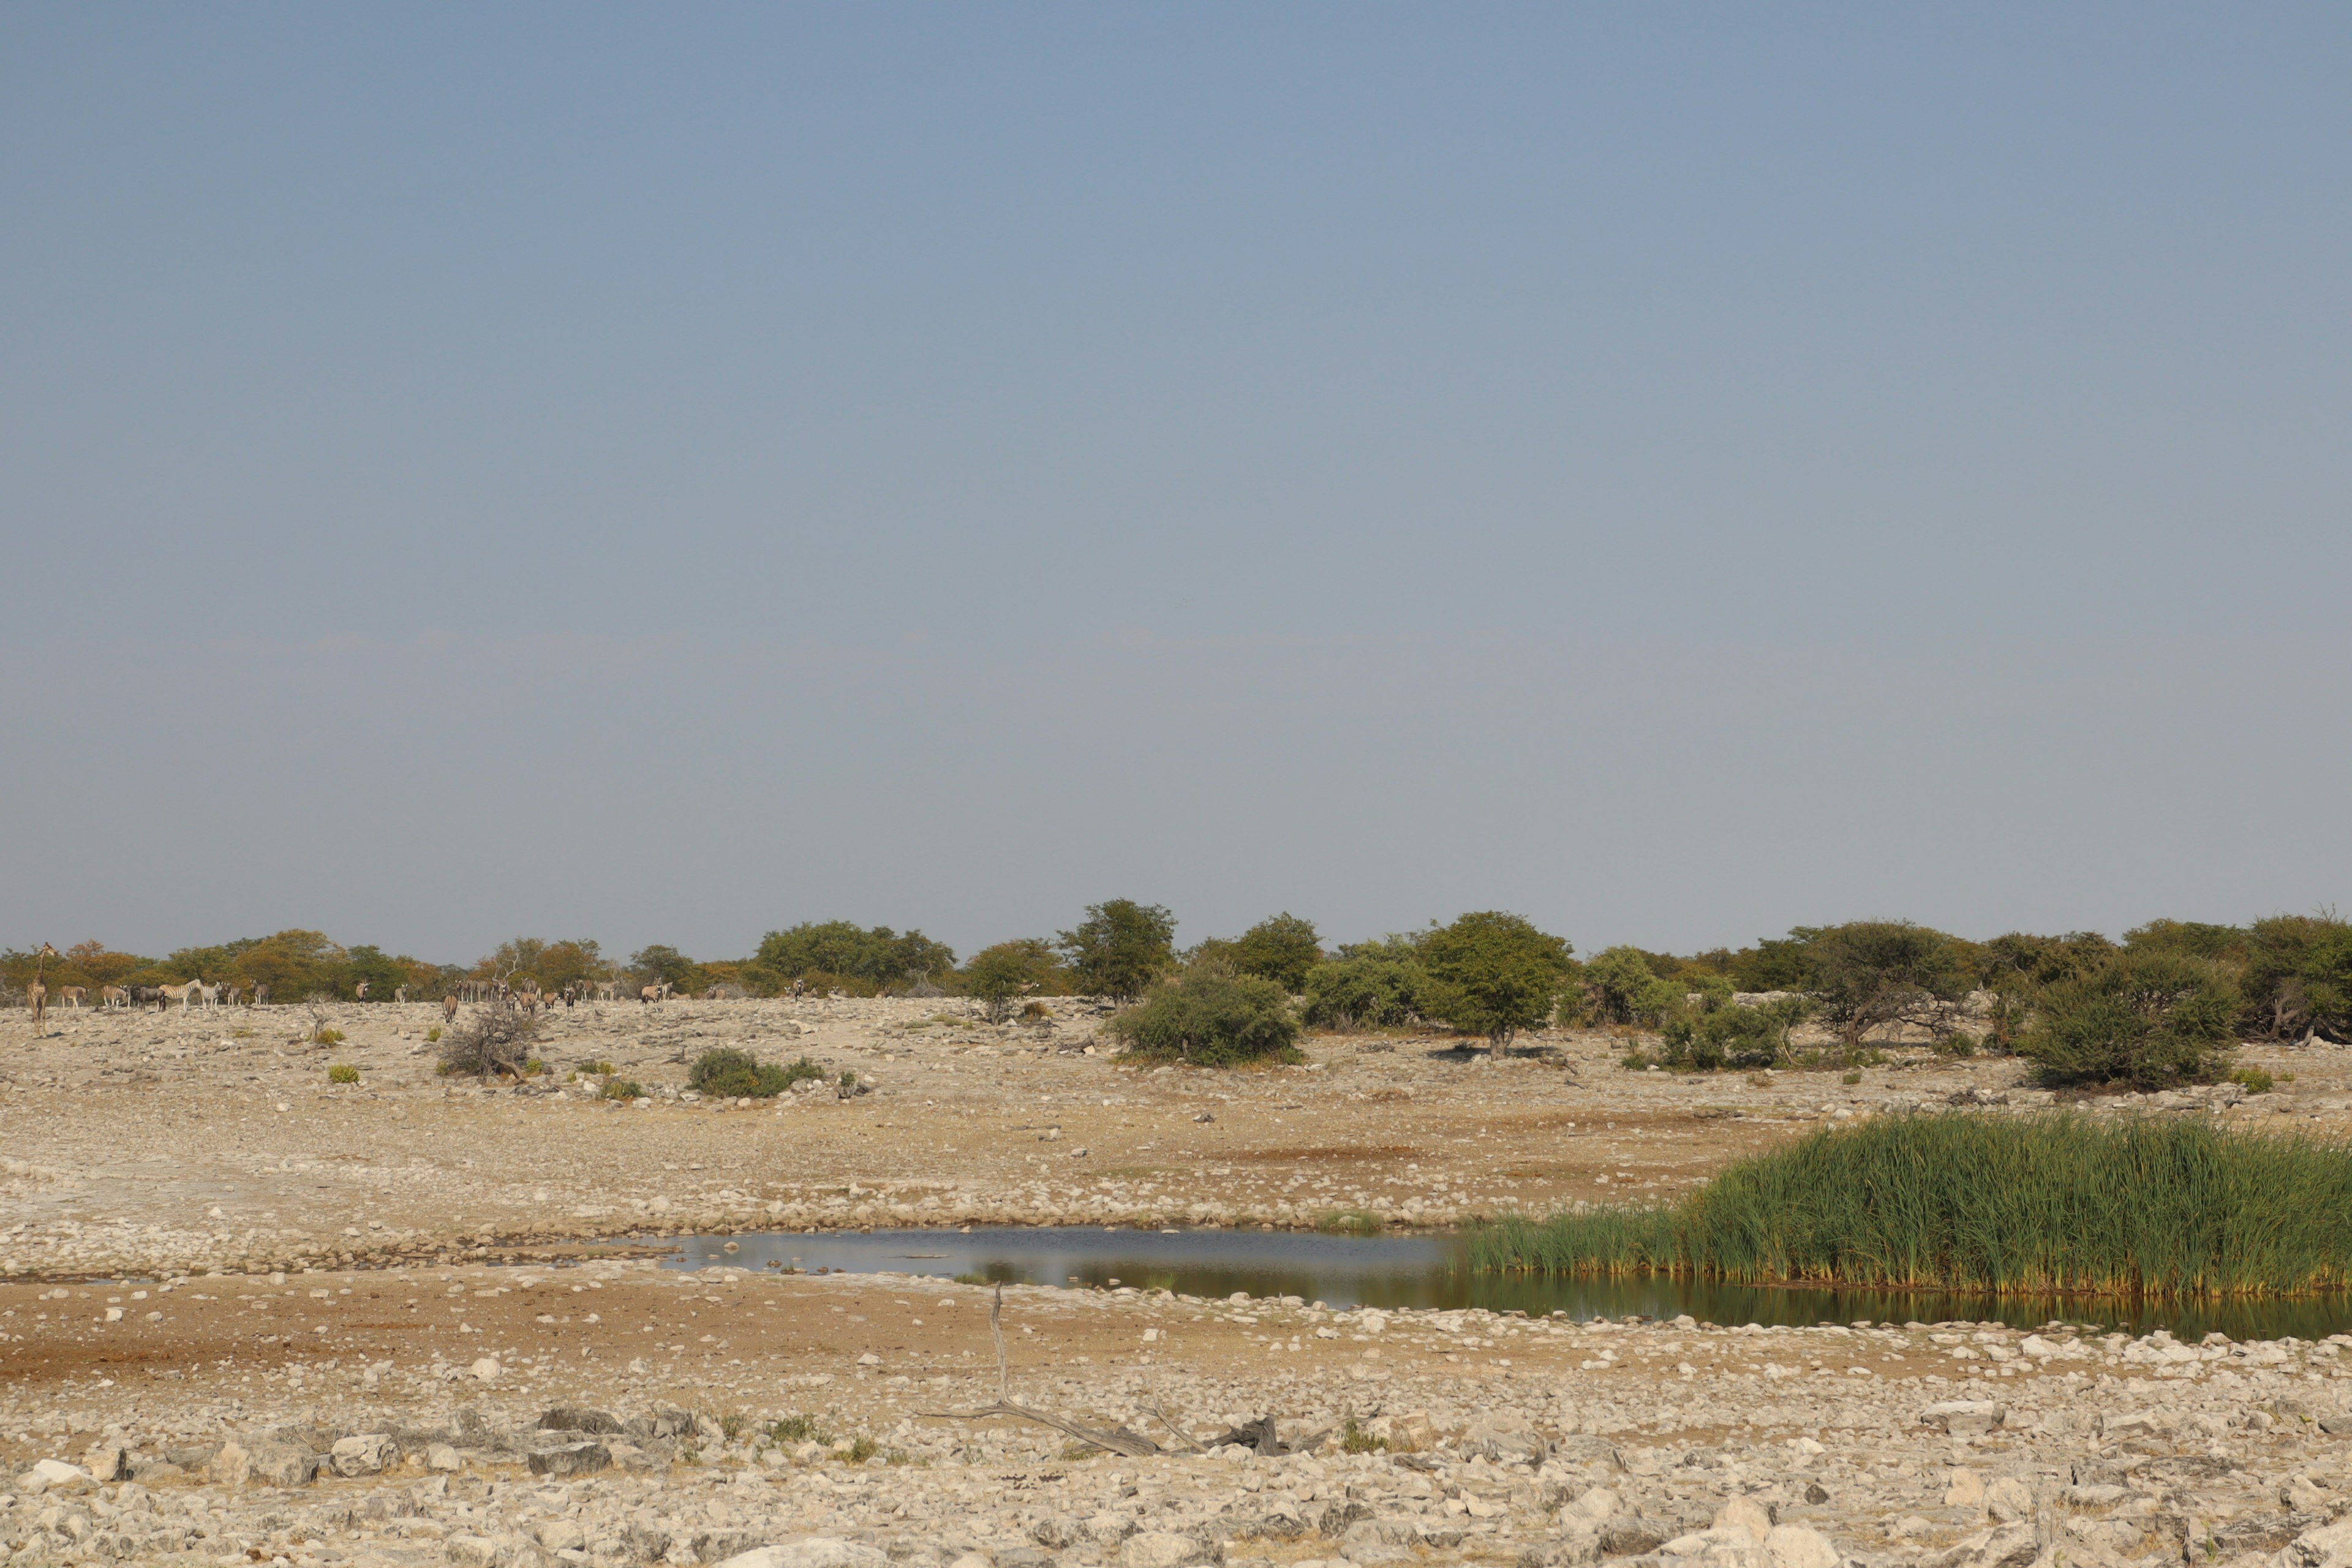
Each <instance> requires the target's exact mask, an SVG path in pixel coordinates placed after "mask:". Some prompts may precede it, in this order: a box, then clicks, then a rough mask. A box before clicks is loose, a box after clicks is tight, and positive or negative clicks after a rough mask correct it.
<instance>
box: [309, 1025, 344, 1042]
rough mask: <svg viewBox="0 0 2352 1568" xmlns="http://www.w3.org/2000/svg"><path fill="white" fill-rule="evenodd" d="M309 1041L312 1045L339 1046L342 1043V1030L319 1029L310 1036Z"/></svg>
mask: <svg viewBox="0 0 2352 1568" xmlns="http://www.w3.org/2000/svg"><path fill="white" fill-rule="evenodd" d="M310 1043H311V1044H312V1045H314V1046H340V1045H341V1044H342V1043H343V1032H342V1031H341V1029H321V1030H320V1031H319V1032H318V1033H317V1034H315V1035H312V1036H311V1037H310Z"/></svg>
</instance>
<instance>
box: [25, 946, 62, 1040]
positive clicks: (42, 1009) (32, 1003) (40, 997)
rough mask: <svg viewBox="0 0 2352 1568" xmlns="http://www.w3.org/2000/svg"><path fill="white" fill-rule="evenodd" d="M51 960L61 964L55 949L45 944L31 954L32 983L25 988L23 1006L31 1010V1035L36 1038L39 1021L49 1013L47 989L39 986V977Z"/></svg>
mask: <svg viewBox="0 0 2352 1568" xmlns="http://www.w3.org/2000/svg"><path fill="white" fill-rule="evenodd" d="M53 958H56V959H59V961H60V962H62V955H61V954H59V953H58V950H57V949H56V948H54V947H51V946H50V945H49V944H48V943H47V942H43V943H41V948H40V951H39V952H36V953H35V954H33V983H32V984H30V985H27V986H26V987H25V1005H26V1006H28V1007H30V1008H31V1009H32V1010H33V1033H34V1035H35V1036H36V1037H38V1036H39V1034H40V1032H41V1020H42V1019H43V1018H44V1017H46V1016H47V1015H48V1011H49V988H48V987H47V986H46V985H44V984H41V975H42V973H43V972H44V971H45V970H46V969H47V967H48V963H49V960H51V959H53Z"/></svg>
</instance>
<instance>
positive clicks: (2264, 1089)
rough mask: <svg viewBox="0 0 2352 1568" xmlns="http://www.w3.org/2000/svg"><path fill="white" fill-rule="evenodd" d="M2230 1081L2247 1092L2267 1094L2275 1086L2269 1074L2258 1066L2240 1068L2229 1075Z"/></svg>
mask: <svg viewBox="0 0 2352 1568" xmlns="http://www.w3.org/2000/svg"><path fill="white" fill-rule="evenodd" d="M2230 1081H2231V1083H2234V1084H2236V1085H2237V1086H2238V1087H2239V1088H2241V1089H2244V1090H2245V1091H2246V1092H2247V1093H2248V1094H2268V1093H2269V1092H2270V1091H2271V1090H2272V1089H2274V1088H2276V1087H2277V1084H2276V1081H2275V1080H2274V1079H2272V1077H2271V1075H2270V1074H2268V1073H2266V1072H2264V1071H2263V1069H2262V1068H2239V1069H2238V1070H2237V1071H2236V1072H2233V1073H2231V1075H2230Z"/></svg>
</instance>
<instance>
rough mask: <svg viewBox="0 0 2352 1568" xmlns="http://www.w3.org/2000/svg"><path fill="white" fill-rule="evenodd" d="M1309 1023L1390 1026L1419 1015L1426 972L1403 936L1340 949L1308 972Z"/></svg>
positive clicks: (1426, 986) (1345, 1026) (1426, 985)
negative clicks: (1332, 956)
mask: <svg viewBox="0 0 2352 1568" xmlns="http://www.w3.org/2000/svg"><path fill="white" fill-rule="evenodd" d="M1303 984H1304V987H1305V990H1306V993H1307V1007H1306V1013H1307V1023H1309V1024H1311V1025H1313V1026H1316V1027H1317V1028H1318V1029H1367V1028H1373V1029H1393V1028H1398V1027H1401V1026H1403V1025H1406V1024H1410V1023H1412V1021H1413V1020H1414V1019H1415V1018H1417V1017H1419V1016H1421V1008H1422V998H1423V997H1424V996H1425V995H1427V994H1428V993H1429V972H1428V971H1427V970H1425V969H1423V968H1422V966H1421V960H1420V958H1419V957H1417V956H1416V955H1415V954H1414V952H1413V949H1412V944H1411V943H1410V942H1407V941H1405V940H1403V939H1402V938H1391V939H1390V940H1389V941H1388V942H1365V943H1361V944H1360V945H1358V946H1355V947H1349V948H1346V949H1343V950H1342V951H1341V952H1340V954H1339V957H1337V958H1331V959H1327V960H1325V961H1324V962H1323V963H1318V964H1317V965H1315V967H1314V968H1312V969H1310V970H1308V971H1307V978H1306V980H1305V981H1304V983H1303Z"/></svg>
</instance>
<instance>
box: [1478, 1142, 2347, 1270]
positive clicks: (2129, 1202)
mask: <svg viewBox="0 0 2352 1568" xmlns="http://www.w3.org/2000/svg"><path fill="white" fill-rule="evenodd" d="M1471 1262H1472V1266H1473V1267H1474V1268H1479V1269H1482V1270H1488V1271H1503V1270H1527V1271H1530V1272H1536V1273H1551V1274H1587V1275H1634V1274H1673V1275H1678V1276H1682V1277H1685V1278H1695V1279H1710V1280H1717V1281H1721V1282H1724V1283H1727V1284H1745V1285H1766V1284H1806V1285H1839V1286H1849V1287H1873V1288H1877V1289H1936V1290H1983V1291H1990V1292H1994V1293H2000V1294H2016V1295H2044V1294H2053V1293H2095V1294H2101V1295H2124V1296H2158V1297H2200V1296H2239V1297H2243V1296H2273V1295H2296V1294H2303V1293H2307V1292H2312V1291H2318V1290H2329V1289H2341V1288H2342V1287H2344V1286H2345V1285H2346V1284H2347V1281H2352V1151H2347V1149H2346V1148H2345V1147H2343V1146H2341V1145H2338V1144H2334V1143H2323V1142H2314V1141H2312V1140H2308V1139H2305V1138H2300V1137H2296V1138H2271V1137H2258V1136H2255V1135H2253V1134H2251V1133H2245V1132H2229V1131H2221V1130H2219V1129H2217V1128H2215V1127H2213V1126H2211V1125H2210V1124H2209V1123H2206V1122H2203V1121H2123V1122H2104V1121H2095V1120H2093V1119H2090V1118H2087V1117H2084V1116H2081V1115H2077V1114H2075V1113H2074V1112H2070V1111H2053V1112H2050V1113H2047V1114H2044V1115H2041V1116H2035V1117H2027V1118H2016V1119H2002V1120H1998V1121H1995V1120H1990V1119H1988V1118H1984V1117H1979V1116H1963V1115H1916V1116H1906V1117H1890V1118H1886V1119H1885V1120H1881V1121H1872V1122H1867V1123H1865V1124H1864V1125H1862V1126H1859V1127H1853V1128H1843V1129H1833V1130H1824V1131H1820V1132H1816V1133H1814V1134H1812V1135H1811V1137H1808V1138H1805V1139H1803V1140H1801V1141H1800V1142H1796V1143H1792V1144H1790V1145H1788V1146H1787V1147H1785V1148H1781V1149H1776V1150H1773V1151H1772V1152H1769V1153H1765V1154H1760V1155H1758V1156H1756V1157H1754V1158H1752V1159H1748V1160H1743V1161H1741V1162H1739V1163H1737V1164H1734V1165H1732V1166H1730V1167H1728V1168H1727V1169H1726V1170H1725V1171H1724V1172H1723V1173H1721V1174H1720V1175H1718V1176H1717V1177H1716V1179H1715V1180H1714V1181H1713V1182H1712V1183H1710V1184H1708V1185H1707V1186H1706V1188H1704V1189H1703V1190H1701V1191H1699V1192H1696V1193H1694V1194H1691V1195H1690V1196H1689V1197H1687V1198H1685V1199H1684V1200H1683V1201H1682V1202H1681V1203H1679V1204H1676V1205H1672V1206H1669V1207H1662V1208H1647V1209H1627V1208H1603V1209H1594V1210H1590V1211H1587V1212H1584V1213H1562V1214H1556V1215H1552V1216H1551V1217H1549V1219H1543V1220H1531V1219H1525V1218H1508V1219H1505V1220H1501V1221H1498V1222H1496V1224H1494V1225H1492V1226H1486V1227H1484V1228H1482V1229H1481V1230H1479V1231H1478V1232H1476V1233H1475V1235H1474V1236H1473V1237H1471Z"/></svg>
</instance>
